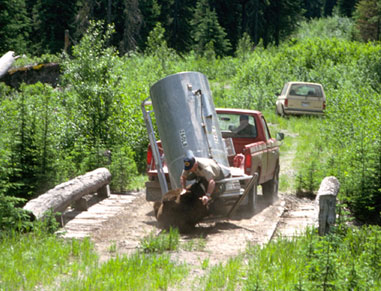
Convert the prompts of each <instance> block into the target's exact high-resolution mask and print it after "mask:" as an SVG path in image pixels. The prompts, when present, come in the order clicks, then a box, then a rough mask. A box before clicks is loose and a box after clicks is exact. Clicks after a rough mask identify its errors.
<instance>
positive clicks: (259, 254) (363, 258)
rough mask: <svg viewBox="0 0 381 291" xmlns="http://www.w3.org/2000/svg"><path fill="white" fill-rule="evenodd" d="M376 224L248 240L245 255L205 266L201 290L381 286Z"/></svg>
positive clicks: (380, 236)
mask: <svg viewBox="0 0 381 291" xmlns="http://www.w3.org/2000/svg"><path fill="white" fill-rule="evenodd" d="M380 239H381V228H380V227H363V228H361V229H351V228H346V227H345V228H341V229H340V228H339V229H337V230H336V232H334V233H331V234H330V235H328V236H325V237H320V236H318V235H317V234H316V232H315V231H313V230H307V231H306V233H305V235H304V236H301V237H296V238H294V239H282V238H280V239H278V240H276V241H272V242H270V243H269V244H267V245H264V246H259V245H252V246H249V247H248V249H247V251H246V253H245V257H243V258H239V257H237V258H234V259H232V260H229V261H228V262H227V263H226V264H224V265H221V264H219V265H217V266H214V267H212V268H210V272H209V273H208V274H207V275H206V276H205V277H204V278H203V280H201V282H202V285H203V286H202V287H200V289H202V290H238V289H239V290H374V291H376V290H380V288H381V280H380V278H381V268H380V267H381V256H380V253H381V247H380V245H379V242H380Z"/></svg>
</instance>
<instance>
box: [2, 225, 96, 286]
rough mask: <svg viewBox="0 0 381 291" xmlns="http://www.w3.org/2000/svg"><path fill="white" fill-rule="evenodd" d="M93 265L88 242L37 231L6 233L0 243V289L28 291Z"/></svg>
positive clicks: (90, 247) (92, 255) (92, 254)
mask: <svg viewBox="0 0 381 291" xmlns="http://www.w3.org/2000/svg"><path fill="white" fill-rule="evenodd" d="M96 262H97V256H96V254H95V253H94V252H93V249H92V245H91V243H90V242H89V240H84V241H82V242H79V241H76V240H73V241H64V240H62V239H59V238H57V237H55V236H54V235H52V234H46V233H43V232H39V231H36V232H33V233H29V234H19V233H10V234H7V235H4V236H3V238H2V239H1V241H0V270H1V271H0V290H32V289H33V287H35V286H38V285H49V284H51V283H52V282H54V280H55V279H56V277H58V276H61V275H63V276H65V275H69V274H74V273H79V272H83V270H85V269H86V268H89V267H91V266H92V265H94V264H96Z"/></svg>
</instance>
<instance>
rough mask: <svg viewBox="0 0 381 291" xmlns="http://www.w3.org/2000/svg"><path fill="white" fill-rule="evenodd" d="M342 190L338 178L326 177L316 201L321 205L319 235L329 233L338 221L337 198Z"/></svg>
mask: <svg viewBox="0 0 381 291" xmlns="http://www.w3.org/2000/svg"><path fill="white" fill-rule="evenodd" d="M339 189H340V183H339V181H338V180H337V178H336V177H333V176H331V177H325V178H324V179H323V181H322V182H321V184H320V188H319V191H318V194H317V196H316V201H317V203H318V205H319V214H318V222H319V235H325V234H327V233H328V232H329V230H330V228H331V226H332V225H333V224H335V221H336V196H337V193H338V192H339Z"/></svg>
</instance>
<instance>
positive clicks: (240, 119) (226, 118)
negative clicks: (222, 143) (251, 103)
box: [218, 113, 258, 138]
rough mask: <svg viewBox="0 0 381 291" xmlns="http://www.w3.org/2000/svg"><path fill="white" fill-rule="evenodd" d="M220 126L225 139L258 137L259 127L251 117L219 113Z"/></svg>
mask: <svg viewBox="0 0 381 291" xmlns="http://www.w3.org/2000/svg"><path fill="white" fill-rule="evenodd" d="M218 124H219V126H220V129H221V132H222V135H223V137H245V138H248V137H249V138H255V137H257V135H258V134H257V126H256V123H255V119H254V117H253V116H251V115H246V114H233V113H218Z"/></svg>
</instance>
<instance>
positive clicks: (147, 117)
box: [141, 97, 168, 196]
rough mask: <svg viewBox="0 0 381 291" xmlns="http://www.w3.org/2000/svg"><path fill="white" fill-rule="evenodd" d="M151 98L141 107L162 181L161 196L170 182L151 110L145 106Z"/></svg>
mask: <svg viewBox="0 0 381 291" xmlns="http://www.w3.org/2000/svg"><path fill="white" fill-rule="evenodd" d="M150 98H151V97H147V98H146V99H145V100H144V101H143V102H142V104H141V107H142V111H143V117H144V121H145V123H146V127H147V132H148V138H149V142H150V144H151V149H152V154H153V157H154V160H155V166H156V170H157V176H158V178H159V183H160V189H161V196H163V195H164V194H165V193H167V192H168V184H167V180H166V178H165V173H164V169H163V164H162V163H161V157H160V152H159V148H158V146H157V142H156V138H155V132H154V130H153V125H152V119H151V115H150V111H148V112H147V110H146V108H145V106H146V105H148V104H149V103H148V102H147V101H148V99H150Z"/></svg>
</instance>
